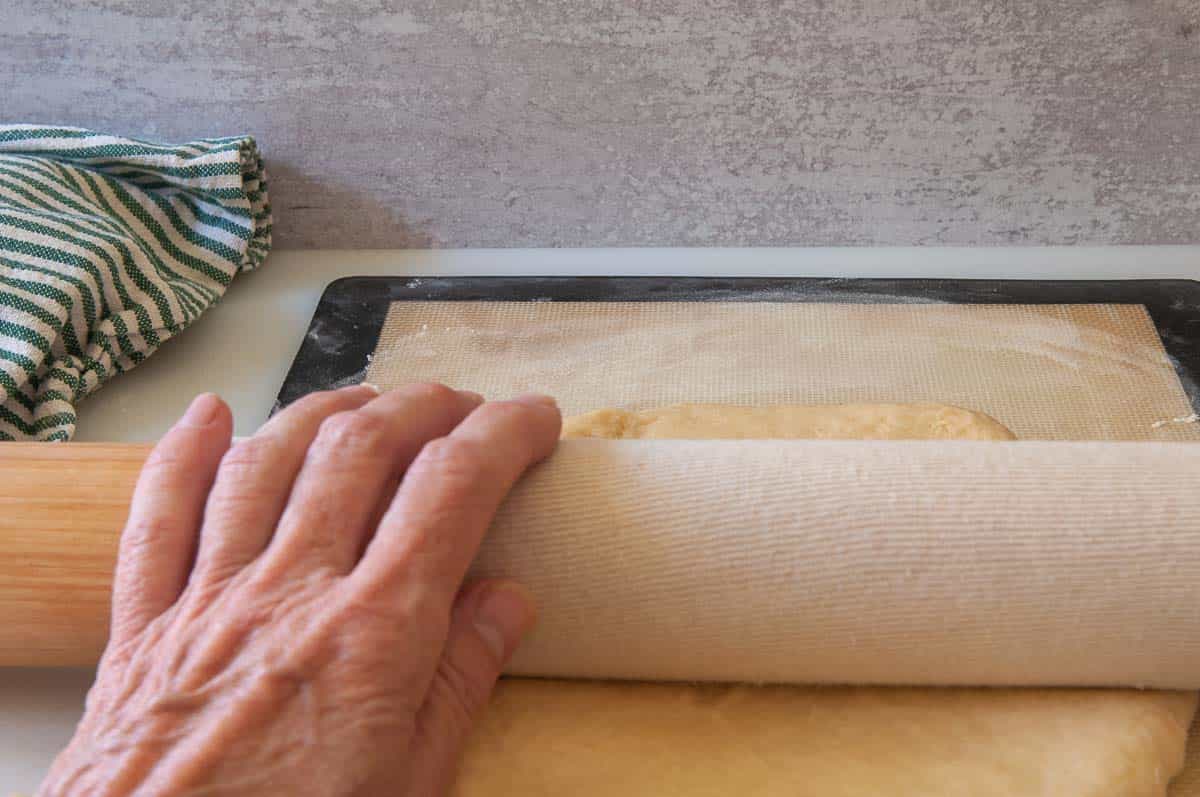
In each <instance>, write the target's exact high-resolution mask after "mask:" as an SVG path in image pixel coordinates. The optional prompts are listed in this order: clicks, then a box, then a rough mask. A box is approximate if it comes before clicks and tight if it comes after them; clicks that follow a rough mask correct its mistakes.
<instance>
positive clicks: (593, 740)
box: [453, 404, 1196, 797]
mask: <svg viewBox="0 0 1200 797" xmlns="http://www.w3.org/2000/svg"><path fill="white" fill-rule="evenodd" d="M563 436H564V437H619V438H629V437H654V438H689V437H690V438H718V437H719V438H755V437H758V438H772V437H785V438H798V437H823V438H870V439H969V440H1011V439H1013V435H1012V434H1011V433H1010V432H1009V431H1008V430H1007V429H1006V428H1004V427H1003V426H1002V425H1000V424H999V423H997V422H996V421H994V420H993V419H991V418H989V417H988V416H986V415H983V414H982V413H976V412H971V411H969V410H964V409H960V408H957V407H950V406H946V405H936V404H918V405H903V404H887V405H883V404H876V405H869V404H860V405H845V406H837V407H764V408H746V407H720V406H714V405H678V406H675V407H668V408H664V409H660V410H650V411H647V412H641V413H628V412H623V411H620V410H600V411H598V412H594V413H589V414H588V415H583V416H579V417H577V418H572V419H568V420H567V422H566V423H565V424H564V429H563ZM1195 707H1196V696H1195V694H1194V693H1190V692H1138V691H1134V690H1069V689H893V688H878V687H873V688H823V687H803V686H769V687H768V686H745V685H740V686H726V685H689V684H639V683H588V682H569V681H551V680H536V679H515V678H514V679H504V680H502V681H501V683H500V684H499V686H498V687H497V691H496V695H495V697H494V698H493V701H492V704H491V705H490V706H489V708H488V711H487V713H486V715H485V717H484V719H483V721H482V723H481V724H480V725H479V726H478V727H477V728H476V730H475V733H474V734H473V736H472V738H471V739H470V742H469V743H468V745H467V750H466V752H465V755H464V759H463V762H462V766H461V770H460V774H459V778H458V782H457V784H456V786H455V788H454V791H453V793H454V794H455V795H458V797H485V796H486V797H497V796H498V795H521V797H540V796H542V795H545V796H546V797H550V795H554V797H558V796H559V795H572V797H599V796H600V795H613V797H617V796H618V795H619V796H620V797H636V796H638V795H656V796H657V795H671V796H672V797H675V796H676V795H679V796H680V797H683V796H685V795H686V796H688V797H709V796H710V795H711V796H712V797H717V795H720V796H721V797H725V796H726V795H762V796H765V797H774V796H775V795H780V797H782V796H783V795H787V796H788V797H792V796H793V795H804V797H851V795H854V796H855V797H857V795H888V797H908V796H909V795H912V796H913V797H916V796H917V795H921V796H922V797H941V795H978V796H979V797H988V796H990V795H995V796H996V797H1001V796H1003V797H1015V796H1016V795H1046V796H1047V797H1050V796H1051V795H1053V796H1054V797H1099V796H1100V795H1104V797H1116V796H1117V795H1120V796H1121V797H1157V796H1158V795H1163V794H1165V793H1166V785H1167V782H1168V781H1169V780H1170V778H1171V776H1172V775H1173V774H1174V773H1176V772H1177V771H1178V770H1179V768H1180V766H1181V765H1182V762H1183V753H1184V745H1185V742H1186V739H1187V729H1188V724H1189V722H1190V721H1191V718H1192V715H1193V713H1194V711H1195Z"/></svg>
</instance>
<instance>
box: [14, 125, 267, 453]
mask: <svg viewBox="0 0 1200 797" xmlns="http://www.w3.org/2000/svg"><path fill="white" fill-rule="evenodd" d="M270 248H271V208H270V204H269V203H268V201H267V181H266V172H265V171H264V170H263V163H262V157H261V156H260V155H259V152H258V147H257V145H256V144H255V142H254V139H253V138H250V137H249V136H241V137H231V138H207V139H200V140H197V141H191V142H188V143H187V144H181V145H178V146H175V145H162V144H152V143H150V142H147V141H139V140H136V139H129V138H119V137H116V136H109V135H104V134H101V133H96V132H93V131H90V130H82V129H79V128H71V127H39V126H35V125H0V440H68V439H70V437H71V435H72V434H74V431H75V419H76V416H75V405H76V403H77V402H78V401H79V400H80V399H82V398H83V397H84V396H86V395H88V394H89V393H91V392H92V391H93V390H95V389H96V388H98V387H99V386H100V385H102V384H103V383H104V382H105V381H107V380H108V379H110V378H111V377H112V376H113V375H115V374H118V373H121V372H122V371H126V370H128V369H130V368H132V367H134V366H135V365H137V364H138V363H140V362H141V361H142V360H144V359H145V358H146V357H147V356H149V355H150V353H151V352H153V351H154V350H155V349H156V348H158V346H159V345H160V344H161V343H162V342H163V341H165V340H167V339H168V338H170V337H172V336H173V335H175V334H176V333H177V332H179V331H180V330H182V329H184V328H185V327H187V326H188V325H189V324H191V323H192V322H193V321H195V320H196V318H197V317H199V316H200V314H201V313H203V312H204V311H205V310H206V309H208V308H209V307H211V306H212V305H213V304H215V303H216V302H217V301H218V300H219V299H220V298H221V296H222V295H223V294H224V293H225V290H226V288H228V287H229V283H230V282H231V281H232V280H233V278H234V276H236V275H237V274H238V273H240V272H242V271H249V270H251V269H254V268H256V267H257V266H258V265H259V264H260V263H262V261H263V258H265V257H266V255H267V252H268V251H269V250H270Z"/></svg>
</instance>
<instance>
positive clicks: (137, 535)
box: [120, 513, 177, 562]
mask: <svg viewBox="0 0 1200 797" xmlns="http://www.w3.org/2000/svg"><path fill="white" fill-rule="evenodd" d="M176 528H177V527H176V524H175V523H174V522H173V521H172V520H171V519H170V518H168V517H164V516H163V515H161V514H157V513H156V514H151V515H145V516H142V517H137V518H133V519H131V520H130V521H129V522H128V523H127V524H126V525H125V530H124V531H123V532H122V533H121V543H120V547H121V559H122V560H125V561H130V562H134V561H143V560H145V559H146V558H148V557H150V556H153V555H154V554H155V552H156V551H157V550H158V544H159V543H160V542H161V541H162V540H163V539H166V538H169V537H172V536H174V534H175V533H176Z"/></svg>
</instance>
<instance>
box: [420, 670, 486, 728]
mask: <svg viewBox="0 0 1200 797" xmlns="http://www.w3.org/2000/svg"><path fill="white" fill-rule="evenodd" d="M482 680H483V679H481V678H479V677H477V676H476V677H472V675H471V674H470V673H468V672H467V671H466V670H465V669H464V668H462V667H460V666H458V663H457V662H455V661H453V660H452V659H451V658H446V659H443V660H442V665H441V667H439V668H438V672H437V675H435V676H434V680H433V683H432V685H431V689H430V692H431V695H430V697H431V698H432V699H433V700H436V701H437V702H438V703H440V704H441V705H442V706H443V708H444V710H445V711H446V714H447V716H446V719H447V720H448V721H449V722H451V723H452V724H453V726H454V728H455V729H457V730H465V729H467V728H469V727H471V724H472V722H473V721H474V719H475V717H476V715H478V713H479V712H480V710H481V709H482V708H483V706H484V704H485V703H486V702H487V697H488V693H489V691H490V684H486V683H483V682H482Z"/></svg>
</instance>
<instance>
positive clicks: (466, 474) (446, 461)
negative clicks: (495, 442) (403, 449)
mask: <svg viewBox="0 0 1200 797" xmlns="http://www.w3.org/2000/svg"><path fill="white" fill-rule="evenodd" d="M418 459H419V462H418V466H419V467H423V468H427V469H429V470H432V471H436V472H437V474H438V476H439V477H441V478H443V479H454V480H461V481H465V482H474V481H476V480H477V479H480V478H482V477H483V476H484V475H485V474H486V471H487V454H486V451H485V450H484V448H483V446H482V445H480V444H479V443H478V442H476V441H474V440H465V439H463V438H460V437H440V438H438V439H436V440H431V441H429V442H428V443H426V444H425V448H423V449H422V450H421V455H420V457H419V458H418Z"/></svg>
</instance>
